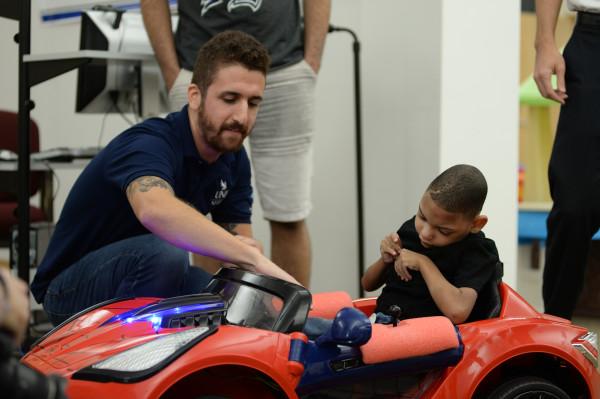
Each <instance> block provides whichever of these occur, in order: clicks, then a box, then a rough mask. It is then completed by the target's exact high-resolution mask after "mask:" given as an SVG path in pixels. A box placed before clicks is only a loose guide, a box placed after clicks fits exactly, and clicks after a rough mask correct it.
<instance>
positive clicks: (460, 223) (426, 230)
mask: <svg viewBox="0 0 600 399" xmlns="http://www.w3.org/2000/svg"><path fill="white" fill-rule="evenodd" d="M485 222H487V218H486V217H485V216H482V215H477V216H475V217H474V218H470V217H468V216H466V215H464V214H462V213H452V212H448V211H446V210H444V209H442V208H441V207H439V206H438V205H437V204H436V203H435V201H433V200H432V199H431V196H430V195H429V192H427V191H426V192H425V194H423V197H422V198H421V202H420V203H419V209H418V211H417V216H416V218H415V229H416V230H417V233H419V240H421V245H423V246H424V247H425V248H431V247H444V246H446V245H450V244H452V243H455V242H457V241H460V240H462V239H463V238H465V237H466V236H467V235H468V234H469V233H477V232H479V231H480V230H481V228H482V227H483V226H484V225H485Z"/></svg>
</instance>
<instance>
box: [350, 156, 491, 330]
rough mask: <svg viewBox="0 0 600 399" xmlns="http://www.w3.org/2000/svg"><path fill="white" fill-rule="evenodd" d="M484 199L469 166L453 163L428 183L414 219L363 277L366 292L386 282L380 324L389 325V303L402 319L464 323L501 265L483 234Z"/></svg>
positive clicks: (479, 177) (483, 186)
mask: <svg viewBox="0 0 600 399" xmlns="http://www.w3.org/2000/svg"><path fill="white" fill-rule="evenodd" d="M486 195H487V183H486V181H485V177H484V176H483V174H482V173H481V172H480V171H479V170H478V169H477V168H475V167H473V166H470V165H455V166H453V167H451V168H449V169H447V170H446V171H444V172H443V173H442V174H440V175H439V176H438V177H436V178H435V179H434V180H433V182H431V184H430V185H429V187H428V188H427V190H426V191H425V193H424V194H423V197H422V198H421V202H420V203H419V209H418V211H417V214H416V216H414V217H412V218H411V219H409V220H408V221H406V222H405V223H404V224H403V225H402V227H400V229H399V230H398V232H397V233H392V234H389V235H388V236H386V237H385V238H384V239H383V240H382V241H381V245H380V251H381V257H380V258H379V259H378V260H377V261H376V262H375V263H373V264H372V265H371V266H370V267H369V269H368V270H367V271H366V273H365V274H364V276H363V277H362V280H361V283H362V286H363V288H364V289H365V290H366V291H373V290H376V289H378V288H379V287H381V286H382V285H383V284H385V287H384V288H383V291H382V293H381V295H380V296H379V298H377V307H376V309H375V312H376V314H377V321H378V322H383V323H386V322H391V317H390V316H389V315H388V313H389V312H390V306H392V305H397V306H399V307H400V308H401V310H402V314H401V318H402V319H406V318H413V317H424V316H434V315H444V316H446V317H448V318H449V319H450V320H452V322H453V323H454V324H459V323H462V322H464V321H466V320H467V319H468V317H469V315H470V313H471V311H472V310H473V306H474V305H475V301H476V300H477V295H478V293H479V291H480V290H481V288H482V287H483V286H484V285H485V284H486V283H487V282H488V281H490V280H491V279H492V278H494V275H495V269H496V264H497V263H498V262H499V258H498V251H497V249H496V245H495V244H494V242H493V241H492V240H490V239H488V238H486V237H485V235H484V234H483V232H482V231H481V229H482V228H483V227H484V226H485V224H486V223H487V220H488V219H487V216H485V215H481V214H480V212H481V208H482V207H483V203H484V201H485V197H486Z"/></svg>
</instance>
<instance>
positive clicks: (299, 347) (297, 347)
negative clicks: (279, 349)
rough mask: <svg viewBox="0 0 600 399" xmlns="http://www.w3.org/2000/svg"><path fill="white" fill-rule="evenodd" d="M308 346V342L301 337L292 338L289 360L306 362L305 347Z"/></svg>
mask: <svg viewBox="0 0 600 399" xmlns="http://www.w3.org/2000/svg"><path fill="white" fill-rule="evenodd" d="M305 347H306V343H305V342H304V341H302V340H301V339H292V341H291V342H290V355H289V360H291V361H294V362H299V363H303V362H304V356H303V354H304V348H305Z"/></svg>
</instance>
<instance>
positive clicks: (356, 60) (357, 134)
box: [329, 25, 365, 297]
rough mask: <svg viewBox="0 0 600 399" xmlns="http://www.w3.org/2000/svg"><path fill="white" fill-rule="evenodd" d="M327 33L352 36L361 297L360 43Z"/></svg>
mask: <svg viewBox="0 0 600 399" xmlns="http://www.w3.org/2000/svg"><path fill="white" fill-rule="evenodd" d="M329 32H346V33H349V34H350V35H352V39H353V43H352V50H353V55H354V118H355V126H354V127H355V143H356V144H355V147H356V211H357V224H358V292H359V295H360V296H361V297H362V296H364V293H365V291H364V290H363V288H362V284H361V283H360V279H361V277H362V275H363V272H364V259H365V246H364V240H365V239H364V212H363V166H362V164H363V162H362V114H361V112H362V107H361V102H360V99H361V91H360V42H359V40H358V36H357V35H356V33H354V31H352V30H351V29H348V28H343V27H337V26H332V25H329Z"/></svg>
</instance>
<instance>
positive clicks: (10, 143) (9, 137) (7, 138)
mask: <svg viewBox="0 0 600 399" xmlns="http://www.w3.org/2000/svg"><path fill="white" fill-rule="evenodd" d="M18 119H19V118H18V114H16V113H14V112H8V111H0V149H6V150H10V151H13V152H18V132H19V129H18ZM29 140H30V146H29V148H30V150H31V152H37V151H39V148H40V139H39V131H38V127H37V124H36V123H35V122H34V121H33V120H31V124H30V136H29ZM0 162H1V161H0ZM43 179H44V172H33V173H31V176H30V185H29V190H30V191H29V192H30V195H31V196H33V195H35V194H36V193H37V192H38V191H39V189H40V187H41V184H42V183H43V181H44V180H43ZM29 218H30V222H31V223H34V222H41V221H48V220H49V218H48V216H47V215H46V212H44V211H43V210H42V209H40V208H39V207H36V206H32V205H31V206H30V207H29ZM18 223H19V219H18V214H17V172H15V171H2V170H0V247H8V246H9V244H10V234H11V228H12V227H13V226H14V225H16V224H18Z"/></svg>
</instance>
